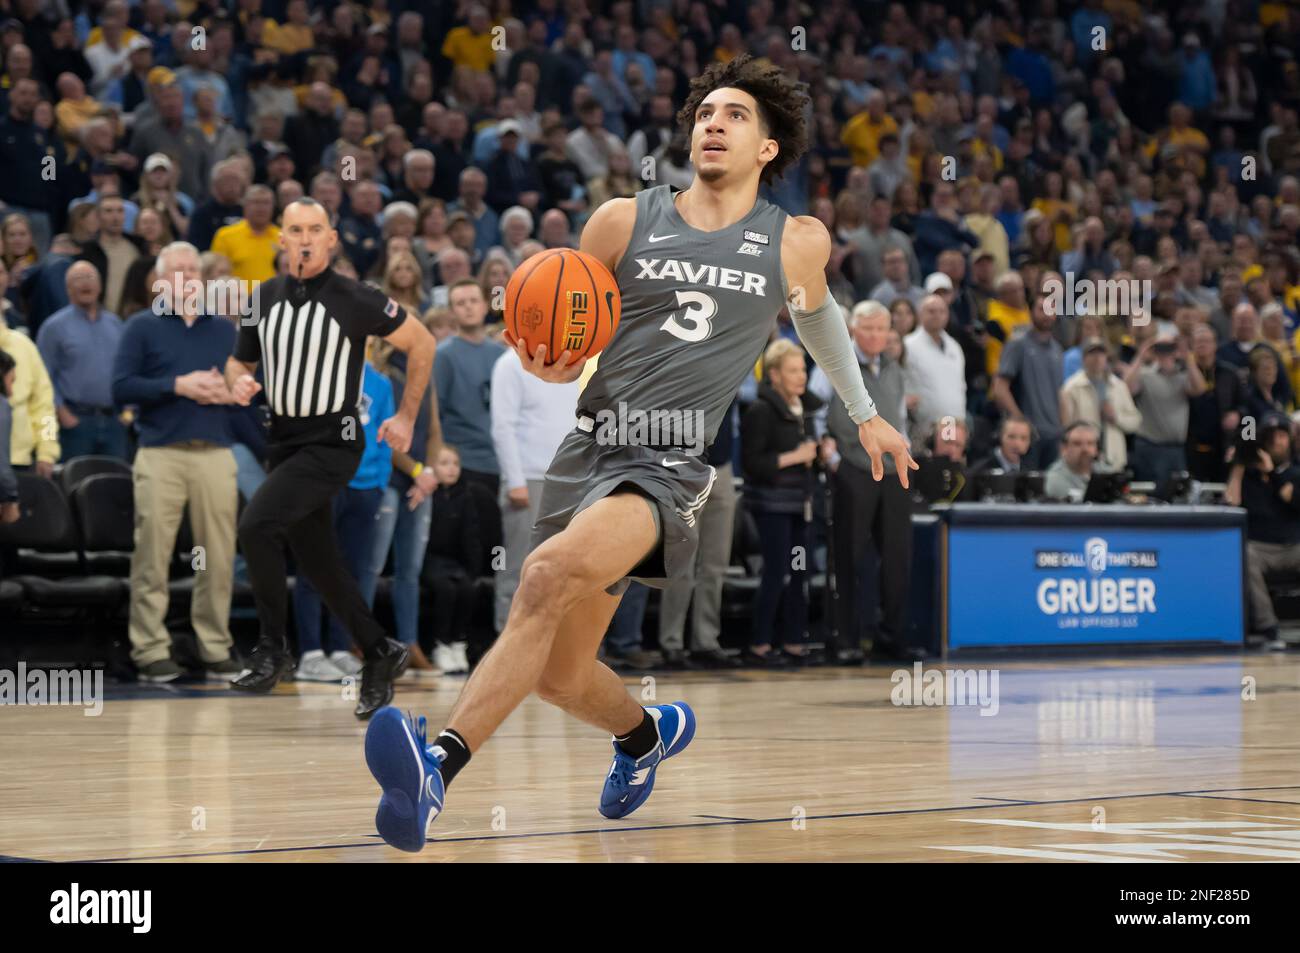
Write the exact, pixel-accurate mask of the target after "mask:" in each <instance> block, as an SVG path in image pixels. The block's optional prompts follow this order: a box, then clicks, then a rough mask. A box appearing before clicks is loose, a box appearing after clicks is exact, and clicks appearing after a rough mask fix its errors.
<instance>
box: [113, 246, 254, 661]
mask: <svg viewBox="0 0 1300 953" xmlns="http://www.w3.org/2000/svg"><path fill="white" fill-rule="evenodd" d="M155 273H156V274H157V275H158V284H156V286H155V289H156V290H157V289H158V288H161V287H162V286H163V285H166V286H167V289H168V291H167V292H164V294H162V295H161V296H160V297H159V298H158V299H157V300H156V301H155V308H154V310H153V311H141V312H139V313H138V314H135V315H133V316H132V317H131V318H130V319H129V320H128V321H127V323H126V327H125V328H124V329H123V331H122V338H121V341H120V343H119V345H118V350H117V358H116V360H115V361H114V364H113V402H114V403H115V404H116V405H118V406H119V407H122V406H125V405H127V404H133V405H135V406H136V407H137V408H138V411H139V412H138V417H137V421H138V427H139V444H140V448H139V451H138V452H137V453H136V457H135V465H134V469H133V475H132V478H133V480H134V481H135V549H134V551H133V552H132V554H131V614H130V628H129V631H130V637H131V658H132V660H133V661H134V662H135V664H136V667H137V668H138V669H139V670H140V678H141V680H142V681H149V682H170V681H172V680H173V679H175V678H177V677H178V676H179V675H180V674H181V669H180V667H179V666H178V665H177V664H176V663H175V662H174V661H172V658H171V638H170V636H169V634H168V632H167V628H166V626H165V625H164V624H163V622H164V619H165V617H166V615H167V569H168V564H169V563H170V561H171V556H172V551H173V549H174V548H175V545H176V531H177V529H178V528H179V526H180V521H181V514H182V513H183V512H184V510H185V507H186V505H187V504H188V505H189V510H190V527H191V529H192V530H193V532H194V543H195V551H194V554H193V555H194V568H195V570H196V572H195V583H194V596H193V601H192V602H191V605H190V621H191V623H192V624H193V626H194V634H195V636H196V637H197V640H198V644H199V654H200V655H201V657H202V661H203V665H204V667H205V668H206V669H207V672H208V675H209V677H210V678H215V679H222V680H226V681H229V680H230V679H232V678H234V677H235V676H236V675H238V674H239V673H240V671H241V670H242V668H243V666H242V665H240V664H239V663H238V662H237V661H236V660H235V659H233V658H232V657H231V651H230V650H231V645H232V640H231V637H230V627H229V619H230V590H231V585H232V576H233V574H234V560H235V517H236V511H237V507H238V491H237V489H236V485H235V472H236V467H235V457H234V455H233V454H232V453H231V451H230V443H231V438H230V433H229V425H228V420H229V412H228V409H227V407H226V405H227V404H229V403H230V402H231V398H230V393H229V391H228V390H227V389H226V384H225V380H224V378H223V376H222V374H221V371H220V370H219V368H221V367H224V366H225V362H226V358H227V357H228V356H229V355H230V352H231V350H232V349H233V348H234V345H235V326H234V325H233V324H232V323H231V322H230V321H228V320H226V319H225V318H222V317H218V316H214V315H207V314H202V313H199V312H200V309H198V308H195V307H193V305H194V304H195V301H194V300H193V298H192V297H191V295H190V294H189V292H190V291H191V290H192V289H193V288H195V287H197V286H198V284H197V283H198V282H199V281H200V271H199V252H198V249H196V248H195V247H194V246H193V245H190V244H188V243H186V242H174V243H172V244H170V245H168V246H166V247H165V248H164V249H163V250H162V251H161V252H160V253H159V255H158V261H157V264H156V266H155ZM187 299H189V300H187Z"/></svg>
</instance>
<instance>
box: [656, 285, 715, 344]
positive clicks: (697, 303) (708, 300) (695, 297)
mask: <svg viewBox="0 0 1300 953" xmlns="http://www.w3.org/2000/svg"><path fill="white" fill-rule="evenodd" d="M677 304H678V305H679V306H681V307H684V308H685V309H686V310H685V311H684V312H682V321H685V322H687V323H686V324H682V323H681V322H680V321H678V320H677V312H676V311H674V312H673V313H672V314H670V315H669V316H668V320H667V321H665V322H664V323H663V324H662V325H660V327H659V330H661V331H667V332H668V333H669V334H671V335H672V336H673V337H677V338H681V339H682V340H683V341H687V342H689V343H691V344H695V343H696V342H698V341H703V340H704V339H705V338H707V337H708V336H709V335H710V334H711V333H713V323H712V322H713V316H714V315H715V314H717V313H718V302H717V301H715V300H714V299H713V298H712V297H711V296H710V295H706V294H705V293H704V292H703V291H679V292H677Z"/></svg>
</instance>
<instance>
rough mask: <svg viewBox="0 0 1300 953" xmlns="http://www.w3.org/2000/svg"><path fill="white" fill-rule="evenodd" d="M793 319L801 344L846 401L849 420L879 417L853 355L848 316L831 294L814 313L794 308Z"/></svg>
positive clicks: (855, 420)
mask: <svg viewBox="0 0 1300 953" xmlns="http://www.w3.org/2000/svg"><path fill="white" fill-rule="evenodd" d="M790 318H791V320H792V321H793V322H794V330H795V333H796V334H798V335H799V340H800V341H802V342H803V346H804V347H806V348H807V349H808V353H809V354H811V355H812V359H813V360H814V361H816V362H817V366H818V367H820V368H821V369H822V373H823V374H825V375H826V377H827V379H828V380H829V381H830V382H831V386H832V387H834V388H835V393H837V394H839V395H840V400H842V401H844V406H845V408H846V409H847V410H848V412H849V419H850V420H852V421H853V422H854V423H855V424H861V423H866V422H867V421H868V420H870V419H871V418H872V417H874V416H876V405H875V402H874V401H873V400H872V399H871V395H870V394H868V393H867V387H866V385H865V384H863V383H862V371H861V369H860V368H859V367H858V359H857V356H856V355H855V354H854V353H853V342H852V341H851V340H850V339H849V329H848V326H847V325H845V323H844V313H843V312H842V311H840V306H839V304H837V303H836V301H835V299H834V298H833V297H832V296H831V293H830V291H829V290H828V291H827V292H826V300H824V301H823V302H822V303H821V305H820V306H819V307H817V308H815V309H813V310H812V311H797V310H795V308H794V307H793V306H792V307H791V308H790Z"/></svg>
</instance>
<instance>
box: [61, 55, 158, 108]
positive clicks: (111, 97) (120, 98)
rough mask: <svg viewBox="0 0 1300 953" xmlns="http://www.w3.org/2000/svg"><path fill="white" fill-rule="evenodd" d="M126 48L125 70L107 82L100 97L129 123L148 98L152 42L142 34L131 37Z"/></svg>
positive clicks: (151, 65)
mask: <svg viewBox="0 0 1300 953" xmlns="http://www.w3.org/2000/svg"><path fill="white" fill-rule="evenodd" d="M74 42H75V39H74ZM74 48H75V47H74ZM126 48H127V71H126V72H125V73H123V74H122V75H121V76H119V77H118V78H117V79H115V80H113V81H112V82H110V83H109V84H108V86H107V88H106V89H105V90H104V91H103V94H102V98H103V100H104V101H105V102H107V103H111V104H113V105H115V106H117V107H118V109H119V111H120V112H121V113H122V114H123V116H124V117H125V119H126V121H127V122H128V123H129V122H130V121H132V120H133V119H134V118H135V117H134V116H133V113H134V112H135V111H136V109H137V108H138V107H139V106H140V105H141V104H142V103H144V102H146V101H147V99H148V96H149V72H150V71H151V70H152V69H153V68H154V61H153V44H152V43H150V42H149V40H148V39H147V38H146V37H144V36H141V35H136V36H134V37H132V38H131V40H130V42H129V43H127V45H126ZM83 79H84V77H83Z"/></svg>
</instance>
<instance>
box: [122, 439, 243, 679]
mask: <svg viewBox="0 0 1300 953" xmlns="http://www.w3.org/2000/svg"><path fill="white" fill-rule="evenodd" d="M132 469H133V476H132V479H133V480H134V482H135V552H134V553H132V555H131V623H130V634H131V658H132V660H133V661H134V662H135V664H136V665H137V666H141V667H143V666H145V665H149V664H150V663H152V662H158V661H161V660H162V659H165V658H169V657H170V655H171V636H170V634H169V633H168V632H167V628H166V626H165V625H164V624H163V623H164V621H165V619H166V616H167V601H168V599H167V595H168V594H167V576H168V568H169V566H170V564H171V559H172V553H173V552H174V550H175V547H176V533H177V530H178V529H179V528H180V523H181V516H182V515H183V513H184V510H185V505H186V503H188V504H189V508H190V528H191V529H192V530H193V533H194V545H195V546H196V547H202V548H203V562H202V563H201V564H198V565H201V566H202V567H203V568H197V566H196V569H195V573H194V580H195V581H194V596H193V599H192V601H191V604H190V621H191V623H192V624H193V626H194V634H195V635H196V636H197V638H198V643H199V655H200V656H201V657H202V660H203V661H204V662H208V663H214V662H223V661H225V660H226V659H227V658H229V657H230V646H231V638H230V590H231V585H232V577H233V575H234V561H235V518H236V514H237V512H238V506H239V496H238V491H237V489H236V486H235V472H236V465H235V456H234V454H232V453H231V452H230V450H229V449H228V448H221V447H211V448H204V449H183V448H180V447H141V448H140V450H139V452H138V453H137V454H136V457H135V464H134V466H133V468H132Z"/></svg>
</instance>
